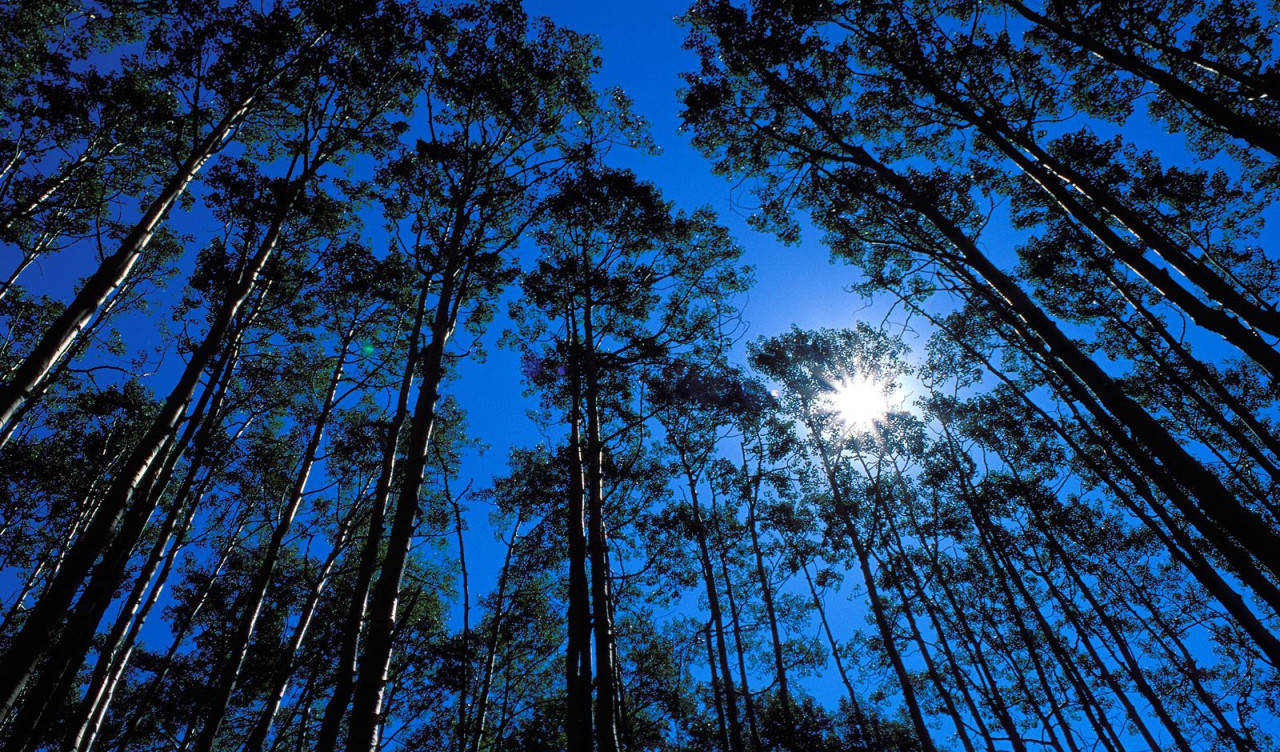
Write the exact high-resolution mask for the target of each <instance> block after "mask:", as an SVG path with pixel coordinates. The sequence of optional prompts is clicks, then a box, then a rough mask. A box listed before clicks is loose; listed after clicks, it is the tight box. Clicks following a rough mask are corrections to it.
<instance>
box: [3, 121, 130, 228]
mask: <svg viewBox="0 0 1280 752" xmlns="http://www.w3.org/2000/svg"><path fill="white" fill-rule="evenodd" d="M103 146H105V145H103V144H102V143H101V141H100V140H98V139H91V140H90V141H89V143H88V144H87V145H86V146H85V148H84V151H82V152H80V154H79V156H77V157H76V158H75V159H73V160H71V161H70V162H68V163H66V165H65V166H63V167H62V169H61V170H60V171H59V172H58V174H56V175H50V176H49V177H48V178H46V179H45V180H44V181H43V182H41V183H40V186H39V187H38V188H36V189H35V190H34V191H33V192H32V193H31V195H30V196H28V197H27V198H26V199H24V200H22V201H21V202H15V203H14V205H13V207H12V208H11V209H9V210H8V211H6V212H4V215H3V217H0V237H4V235H5V233H6V232H8V231H9V229H10V228H11V227H13V226H14V224H15V223H16V222H18V221H19V220H21V219H24V218H26V217H29V216H31V215H33V214H35V213H36V212H37V211H39V210H40V207H41V206H44V204H45V203H47V202H48V201H49V199H51V198H53V197H54V196H55V195H57V193H58V191H60V190H62V189H63V188H64V187H66V185H67V183H69V182H71V179H72V178H74V177H75V175H76V173H78V172H80V171H81V170H83V169H84V168H85V167H88V166H90V165H94V164H97V163H98V162H101V161H102V160H104V159H106V158H107V157H109V156H111V154H112V153H113V152H115V151H116V150H117V149H119V148H120V147H121V146H124V144H122V143H120V142H118V141H117V142H116V143H114V144H111V145H110V146H105V148H101V153H98V154H95V153H94V152H95V151H97V150H98V149H99V148H100V147H103ZM0 174H3V173H2V172H0Z"/></svg>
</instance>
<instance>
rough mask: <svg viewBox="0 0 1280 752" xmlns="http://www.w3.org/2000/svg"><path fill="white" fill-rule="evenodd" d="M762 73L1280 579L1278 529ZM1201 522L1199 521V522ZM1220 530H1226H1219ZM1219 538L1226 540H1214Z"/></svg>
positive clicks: (900, 183) (1210, 519)
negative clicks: (939, 239)
mask: <svg viewBox="0 0 1280 752" xmlns="http://www.w3.org/2000/svg"><path fill="white" fill-rule="evenodd" d="M1006 1H1010V2H1011V1H1012V0H1006ZM759 72H760V74H761V76H762V77H763V78H764V79H765V81H766V83H767V84H768V85H769V86H770V88H771V89H773V90H775V92H776V93H777V94H778V95H779V96H782V97H784V98H786V99H787V100H788V101H789V102H791V103H792V104H794V105H795V106H796V107H797V108H798V109H800V110H801V111H802V112H804V113H805V114H806V116H807V117H808V118H809V119H810V121H811V122H812V123H813V124H814V126H816V127H818V128H819V129H821V130H823V131H824V132H825V133H826V134H827V135H828V136H830V137H831V138H833V139H834V140H835V141H836V142H837V144H838V146H839V148H840V149H841V150H842V152H843V154H844V158H845V159H847V160H848V161H849V162H851V163H852V164H854V165H857V166H858V167H861V168H863V169H866V170H868V171H869V172H871V173H872V174H874V175H875V176H876V177H877V178H878V179H879V180H880V181H881V182H882V183H883V184H884V185H885V186H887V187H888V188H890V189H892V191H893V192H894V193H896V194H897V196H896V197H888V198H886V197H883V196H882V197H881V199H884V200H885V201H886V203H888V204H891V206H890V207H889V208H890V209H891V211H892V212H893V213H894V214H895V215H898V214H901V213H902V210H903V209H908V210H910V211H911V212H913V213H915V214H917V215H919V216H920V217H921V218H923V219H924V220H925V221H927V222H928V223H929V224H930V225H931V226H932V227H933V228H934V229H935V230H936V231H937V233H938V234H941V236H942V237H943V238H945V240H946V243H947V244H948V245H949V246H950V248H951V249H952V250H951V251H947V250H945V249H943V248H941V247H940V246H938V244H937V243H936V241H934V240H933V238H932V235H933V233H929V232H927V231H926V232H920V228H916V229H915V230H914V232H915V233H916V234H918V235H920V237H921V240H920V242H921V243H922V244H923V245H922V247H923V248H924V250H925V251H926V252H927V253H929V254H930V255H931V257H933V259H934V260H935V261H937V262H938V263H940V264H942V265H943V266H944V267H947V268H949V269H950V270H951V271H952V272H954V273H956V274H957V275H958V276H959V277H960V278H961V279H962V280H965V281H966V282H967V283H968V284H969V286H970V288H971V290H972V291H973V292H974V293H975V294H977V295H979V296H981V298H982V299H983V300H985V301H986V302H987V303H988V304H990V305H991V306H992V309H993V311H994V312H995V313H996V315H997V316H999V317H1000V318H1001V320H1002V321H1003V322H1004V323H1005V324H1006V325H1007V326H1009V327H1010V328H1011V329H1012V330H1013V331H1014V332H1016V333H1017V334H1018V336H1019V337H1021V338H1022V339H1023V340H1025V341H1026V343H1027V344H1028V346H1029V347H1030V348H1031V349H1032V350H1033V351H1035V352H1037V353H1038V357H1040V358H1041V359H1042V362H1044V363H1045V364H1046V365H1047V366H1048V367H1049V368H1050V369H1052V370H1053V371H1054V372H1055V373H1057V374H1059V375H1060V376H1061V377H1062V378H1063V379H1066V380H1072V381H1075V380H1078V382H1079V384H1080V385H1081V386H1082V387H1083V388H1084V389H1086V390H1087V391H1088V392H1089V393H1091V394H1092V395H1094V396H1095V397H1096V398H1097V401H1098V405H1099V406H1100V407H1101V408H1104V409H1105V410H1106V412H1107V413H1108V415H1107V417H1108V418H1110V419H1112V420H1114V421H1116V422H1117V423H1118V426H1117V429H1118V430H1116V431H1114V432H1113V433H1114V436H1113V438H1114V439H1115V440H1116V441H1126V440H1129V441H1132V442H1134V443H1136V444H1137V447H1139V448H1140V449H1139V453H1138V455H1137V456H1134V458H1133V459H1134V460H1135V461H1141V460H1142V457H1143V456H1146V457H1150V458H1151V459H1152V460H1155V461H1157V462H1159V463H1160V465H1161V466H1162V467H1163V468H1164V471H1165V472H1167V473H1168V476H1169V480H1170V481H1171V482H1172V483H1173V484H1174V485H1175V486H1178V487H1180V488H1179V489H1177V490H1176V493H1175V492H1171V493H1170V496H1171V497H1173V500H1174V501H1175V503H1176V502H1177V500H1178V498H1179V497H1180V496H1181V495H1182V493H1184V492H1185V493H1186V494H1188V495H1189V496H1190V497H1191V498H1193V499H1195V500H1196V502H1197V503H1196V504H1193V505H1188V507H1187V508H1183V506H1182V505H1181V504H1180V505H1179V508H1180V511H1183V513H1184V514H1186V515H1187V516H1188V518H1189V519H1191V520H1192V521H1193V523H1194V524H1196V527H1197V529H1199V530H1201V532H1202V533H1203V534H1204V535H1205V537H1206V538H1209V539H1210V540H1213V539H1214V538H1215V537H1217V538H1222V537H1223V536H1226V537H1228V538H1230V539H1231V540H1233V541H1235V542H1237V543H1239V545H1240V546H1242V547H1243V548H1244V550H1246V551H1248V552H1249V553H1250V554H1251V555H1252V556H1254V557H1257V559H1258V560H1259V562H1261V563H1262V565H1263V566H1264V567H1265V568H1266V569H1268V570H1269V571H1270V572H1271V573H1272V574H1273V575H1280V533H1278V532H1277V531H1276V530H1275V529H1274V526H1272V525H1269V524H1268V523H1267V521H1266V520H1264V519H1262V518H1261V517H1259V515H1257V514H1256V513H1255V512H1254V511H1253V510H1251V509H1249V508H1247V507H1245V506H1244V505H1242V504H1240V503H1239V502H1238V501H1237V500H1236V499H1235V496H1234V495H1233V494H1232V493H1231V492H1230V491H1229V490H1228V489H1227V488H1226V487H1225V486H1224V485H1223V484H1222V482H1221V481H1220V480H1219V479H1218V477H1217V476H1216V475H1214V474H1213V472H1211V471H1210V470H1209V469H1208V468H1206V467H1205V466H1204V465H1203V464H1202V463H1201V462H1199V461H1198V460H1197V459H1196V458H1195V457H1193V456H1192V455H1191V454H1190V452H1189V451H1188V450H1187V449H1186V448H1185V447H1183V446H1182V445H1181V444H1180V443H1179V442H1178V441H1177V439H1175V438H1174V437H1173V436H1172V435H1170V434H1169V432H1168V431H1167V430H1166V429H1165V428H1164V426H1162V425H1161V424H1160V423H1159V422H1158V421H1157V420H1156V419H1155V418H1154V417H1152V416H1151V414H1150V413H1148V412H1147V411H1146V410H1145V409H1144V408H1143V407H1142V406H1141V405H1139V404H1138V403H1137V402H1135V401H1134V400H1133V399H1132V398H1131V397H1129V396H1128V395H1127V394H1125V393H1124V391H1123V390H1122V389H1121V388H1120V386H1119V385H1118V384H1116V382H1115V381H1114V380H1113V379H1112V378H1111V376H1110V375H1108V374H1107V373H1106V372H1105V371H1104V370H1103V369H1102V368H1101V366H1099V365H1098V364H1097V363H1096V362H1094V361H1093V360H1092V359H1091V358H1090V357H1089V356H1087V355H1086V354H1085V353H1084V352H1083V351H1081V350H1080V348H1079V347H1078V346H1077V345H1076V344H1075V342H1074V341H1072V340H1071V339H1070V338H1069V337H1067V336H1066V334H1064V333H1063V332H1062V330H1061V329H1060V328H1059V327H1058V325H1057V323H1056V322H1055V321H1054V320H1053V319H1052V318H1050V317H1049V316H1048V315H1047V314H1046V313H1045V312H1044V311H1043V310H1042V309H1041V308H1040V307H1039V306H1038V305H1037V304H1036V303H1035V302H1034V301H1033V300H1032V299H1031V298H1030V297H1029V296H1028V295H1027V293H1026V292H1025V291H1024V290H1023V289H1022V288H1021V287H1020V286H1019V285H1018V283H1017V282H1015V281H1014V280H1013V279H1012V278H1011V277H1009V276H1008V275H1007V274H1005V273H1004V272H1003V271H1001V270H1000V269H999V268H998V267H997V266H996V265H995V264H993V263H992V262H991V261H990V259H988V258H987V256H986V255H985V254H984V253H983V252H982V251H981V249H980V248H979V247H978V245H977V244H976V243H975V242H974V241H973V240H972V238H970V237H969V235H968V234H967V232H966V231H965V230H964V229H963V228H962V227H961V226H960V225H959V224H957V223H956V222H954V221H952V220H951V219H950V218H949V217H948V216H947V215H946V214H945V213H944V211H943V209H942V208H941V207H939V206H938V205H937V204H935V203H934V202H933V201H932V200H931V199H930V198H929V197H928V196H927V195H924V194H922V193H920V192H919V191H917V190H916V188H915V186H914V185H913V184H912V183H911V181H910V180H908V179H907V178H905V177H903V176H902V175H900V174H899V173H897V172H895V171H894V170H892V169H891V168H889V167H887V166H886V165H884V164H882V163H881V162H879V161H878V160H876V159H875V158H874V157H873V156H872V155H871V154H870V153H868V152H867V151H866V150H865V149H863V148H862V147H860V146H857V145H854V144H850V143H848V142H847V141H846V140H845V139H844V138H843V136H842V134H840V133H839V132H835V131H833V129H832V128H831V125H830V123H828V122H826V120H825V119H824V118H823V117H822V116H821V114H820V113H818V112H816V111H814V109H813V108H812V106H810V105H809V104H808V102H806V101H804V100H803V99H801V98H800V97H799V96H797V95H796V94H795V92H793V91H791V90H790V89H789V88H788V87H787V85H786V84H785V83H783V82H782V81H780V80H779V79H778V78H777V76H776V75H775V74H773V73H771V72H769V71H767V70H761V71H759ZM872 200H875V199H874V198H873V199H872ZM905 232H907V233H908V234H910V233H911V232H913V231H912V230H911V229H908V230H905ZM952 251H954V252H952ZM957 253H958V254H959V255H958V256H957V255H956V254H957ZM1130 437H1131V438H1130ZM1183 489H1185V491H1184V490H1183ZM1197 519H1198V520H1200V521H1199V522H1197V521H1196V520H1197ZM1214 528H1218V529H1220V530H1219V531H1215V530H1214ZM1215 532H1219V533H1220V534H1218V535H1215Z"/></svg>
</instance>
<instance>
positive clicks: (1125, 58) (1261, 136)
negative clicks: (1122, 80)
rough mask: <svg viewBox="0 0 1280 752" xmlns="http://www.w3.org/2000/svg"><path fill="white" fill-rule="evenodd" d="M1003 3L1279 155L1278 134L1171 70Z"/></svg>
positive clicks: (1018, 5) (1021, 7)
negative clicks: (1197, 87) (1158, 66)
mask: <svg viewBox="0 0 1280 752" xmlns="http://www.w3.org/2000/svg"><path fill="white" fill-rule="evenodd" d="M1004 2H1005V4H1006V5H1008V6H1009V7H1010V8H1012V9H1013V10H1015V11H1016V12H1017V13H1019V14H1020V15H1021V16H1022V17H1024V18H1026V19H1027V20H1028V21H1031V22H1032V23H1034V24H1036V25H1038V26H1040V27H1041V28H1043V29H1045V30H1046V31H1049V32H1050V33H1052V34H1054V35H1055V36H1057V37H1059V38H1061V39H1062V40H1064V41H1067V42H1070V43H1071V44H1074V45H1076V46H1077V47H1080V48H1082V49H1084V50H1085V51H1087V52H1089V53H1092V54H1094V55H1097V56H1098V57H1099V58H1101V59H1102V60H1105V61H1106V62H1107V63H1109V64H1111V65H1114V66H1115V67H1116V68H1119V69H1120V70H1123V71H1125V72H1127V73H1131V74H1133V75H1135V76H1138V77H1139V78H1143V79H1146V80H1147V81H1150V82H1151V83H1153V84H1155V85H1156V86H1158V87H1160V88H1161V89H1162V90H1164V91H1165V92H1166V93H1168V94H1169V95H1170V96H1172V97H1173V98H1174V99H1177V100H1178V101H1180V102H1182V103H1183V104H1184V105H1186V106H1187V107H1188V108H1189V109H1190V110H1192V111H1193V112H1195V113H1198V114H1199V115H1201V116H1202V117H1204V118H1207V119H1208V120H1209V122H1211V123H1213V124H1214V125H1216V126H1217V127H1218V128H1221V130H1222V131H1223V132H1225V133H1227V134H1229V135H1231V136H1234V137H1235V138H1238V139H1240V140H1241V141H1244V142H1245V143H1248V144H1251V145H1253V146H1255V147H1257V148H1259V149H1262V150H1264V151H1266V152H1269V153H1270V154H1271V155H1272V156H1276V157H1280V134H1278V133H1276V132H1275V131H1274V130H1272V129H1270V128H1267V127H1265V126H1263V124H1262V123H1259V122H1258V121H1257V120H1255V119H1253V118H1250V117H1247V116H1245V115H1243V114H1241V113H1239V112H1237V111H1236V110H1234V109H1232V108H1231V107H1229V106H1227V105H1226V104H1224V103H1222V102H1220V101H1218V100H1216V99H1214V98H1213V97H1210V96H1208V95H1207V94H1205V93H1204V92H1202V91H1200V90H1199V89H1196V88H1195V87H1194V86H1192V85H1191V84H1189V83H1187V82H1185V81H1183V80H1182V79H1180V78H1178V77H1177V76H1175V75H1173V74H1172V73H1170V72H1168V71H1166V70H1163V69H1161V68H1157V67H1156V66H1154V65H1152V64H1150V63H1148V62H1147V61H1145V60H1143V59H1142V58H1140V57H1138V56H1137V55H1135V54H1132V53H1129V52H1124V51H1121V50H1117V49H1115V48H1113V47H1109V46H1107V45H1106V44H1104V43H1103V42H1102V41H1101V40H1100V39H1097V38H1095V37H1094V36H1093V35H1090V34H1085V33H1079V32H1076V31H1075V30H1074V29H1072V28H1071V27H1069V26H1067V25H1065V24H1062V23H1059V22H1057V21H1054V20H1053V19H1051V18H1049V17H1047V16H1044V15H1041V14H1039V13H1036V12H1035V11H1033V10H1031V9H1030V8H1028V7H1027V6H1026V5H1024V4H1022V3H1021V2H1018V0H1004Z"/></svg>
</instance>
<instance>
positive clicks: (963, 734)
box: [891, 556, 975, 752]
mask: <svg viewBox="0 0 1280 752" xmlns="http://www.w3.org/2000/svg"><path fill="white" fill-rule="evenodd" d="M897 561H898V566H896V567H893V571H894V572H895V575H894V576H892V578H891V579H892V581H893V585H894V589H895V590H896V591H897V593H898V598H900V599H901V601H902V615H903V616H905V617H906V619H907V629H908V630H909V631H910V633H911V638H912V639H913V640H915V643H916V649H917V650H919V651H920V657H921V658H922V659H923V660H924V665H925V671H926V672H927V673H928V675H929V679H930V681H932V682H933V686H934V689H935V690H936V691H937V693H938V698H939V699H941V700H942V706H943V708H944V709H945V710H946V711H947V715H948V716H950V717H951V724H952V725H953V726H954V727H955V730H956V736H957V737H959V738H960V744H961V745H962V746H963V747H964V748H965V752H975V750H974V746H973V741H972V740H971V739H970V738H969V731H968V729H967V728H966V726H965V723H964V720H963V719H962V718H961V717H960V710H959V709H958V708H957V707H956V704H955V701H954V700H952V699H951V692H950V690H949V689H948V687H947V683H946V681H944V680H943V678H942V672H941V671H939V670H938V666H937V663H935V662H934V659H933V654H932V652H931V651H930V650H929V643H928V641H927V640H925V638H924V635H923V634H922V633H921V632H920V626H919V625H918V624H917V623H916V617H915V614H914V613H912V611H911V600H910V598H909V597H908V596H907V588H906V585H904V584H903V582H902V579H903V578H902V576H901V575H900V574H896V573H898V572H902V571H903V570H904V569H910V568H911V563H910V562H909V561H908V560H907V559H906V557H905V556H900V557H898V560H897Z"/></svg>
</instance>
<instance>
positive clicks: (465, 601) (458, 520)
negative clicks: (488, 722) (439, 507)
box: [445, 480, 471, 752]
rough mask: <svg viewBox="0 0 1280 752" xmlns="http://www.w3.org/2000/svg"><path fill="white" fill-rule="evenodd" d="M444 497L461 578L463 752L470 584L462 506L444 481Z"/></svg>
mask: <svg viewBox="0 0 1280 752" xmlns="http://www.w3.org/2000/svg"><path fill="white" fill-rule="evenodd" d="M445 496H446V497H447V498H448V499H449V503H450V504H451V505H452V506H453V522H454V531H455V533H456V534H457V538H458V568H459V569H460V570H461V578H462V677H461V682H460V685H461V689H460V690H459V693H458V727H457V729H456V730H455V731H454V746H455V747H456V748H457V750H458V752H463V751H464V750H465V749H466V747H465V745H466V742H467V737H468V734H467V720H468V708H467V701H468V697H467V696H468V693H469V691H470V689H471V582H470V579H469V578H468V577H467V548H466V544H465V543H464V541H463V535H462V505H461V504H459V503H458V499H457V498H456V497H454V495H453V494H452V493H451V492H450V491H449V488H448V481H447V480H446V481H445Z"/></svg>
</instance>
